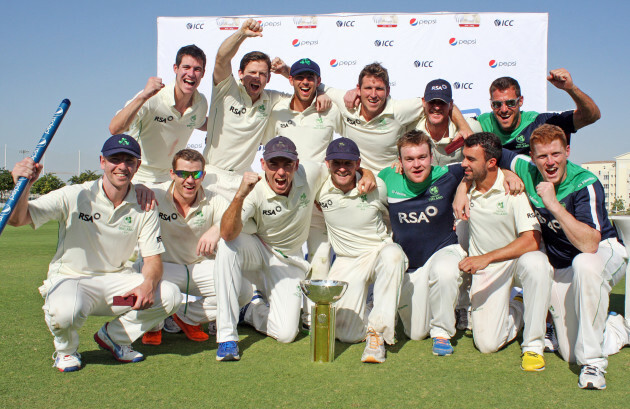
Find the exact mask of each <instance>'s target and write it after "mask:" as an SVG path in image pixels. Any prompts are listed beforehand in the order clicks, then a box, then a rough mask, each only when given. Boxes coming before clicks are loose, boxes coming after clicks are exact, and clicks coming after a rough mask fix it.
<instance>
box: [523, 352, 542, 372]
mask: <svg viewBox="0 0 630 409" xmlns="http://www.w3.org/2000/svg"><path fill="white" fill-rule="evenodd" d="M521 369H522V370H524V371H527V372H535V371H543V370H544V369H545V358H543V356H542V355H540V354H537V353H536V352H532V351H527V352H523V355H521Z"/></svg>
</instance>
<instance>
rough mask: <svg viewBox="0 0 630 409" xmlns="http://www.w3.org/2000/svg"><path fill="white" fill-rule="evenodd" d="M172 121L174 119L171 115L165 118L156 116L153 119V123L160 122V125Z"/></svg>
mask: <svg viewBox="0 0 630 409" xmlns="http://www.w3.org/2000/svg"><path fill="white" fill-rule="evenodd" d="M173 119H174V118H173V116H172V115H169V116H167V117H166V118H165V117H163V116H156V117H155V118H153V120H154V121H155V122H161V123H166V122H171V121H172V120H173Z"/></svg>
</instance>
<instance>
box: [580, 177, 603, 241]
mask: <svg viewBox="0 0 630 409" xmlns="http://www.w3.org/2000/svg"><path fill="white" fill-rule="evenodd" d="M573 216H574V217H575V218H576V219H577V221H579V222H582V223H585V224H587V225H589V226H590V227H592V228H594V229H595V230H597V231H599V232H601V231H602V225H601V221H602V220H604V188H603V187H602V184H601V183H600V182H595V183H593V184H592V185H589V186H587V187H585V188H583V189H581V190H579V191H578V192H577V194H576V196H575V213H574V214H573Z"/></svg>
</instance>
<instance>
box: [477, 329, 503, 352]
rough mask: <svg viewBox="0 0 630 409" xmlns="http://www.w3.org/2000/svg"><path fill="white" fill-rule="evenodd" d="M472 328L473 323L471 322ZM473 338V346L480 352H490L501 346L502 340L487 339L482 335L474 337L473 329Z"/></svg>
mask: <svg viewBox="0 0 630 409" xmlns="http://www.w3.org/2000/svg"><path fill="white" fill-rule="evenodd" d="M473 328H474V324H473ZM473 340H474V341H475V346H476V347H477V349H478V350H479V352H481V353H482V354H491V353H493V352H497V351H498V350H499V349H500V348H501V347H502V346H503V341H500V340H497V339H487V338H482V337H475V331H474V329H473Z"/></svg>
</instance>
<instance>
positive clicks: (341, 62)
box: [330, 58, 391, 86]
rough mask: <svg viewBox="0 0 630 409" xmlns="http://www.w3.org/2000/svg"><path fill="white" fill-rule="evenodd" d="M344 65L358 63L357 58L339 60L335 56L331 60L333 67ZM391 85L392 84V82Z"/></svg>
mask: <svg viewBox="0 0 630 409" xmlns="http://www.w3.org/2000/svg"><path fill="white" fill-rule="evenodd" d="M344 65H347V66H349V65H357V60H337V59H335V58H333V59H332V60H330V66H331V67H343V66H344ZM390 86H391V84H390Z"/></svg>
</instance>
